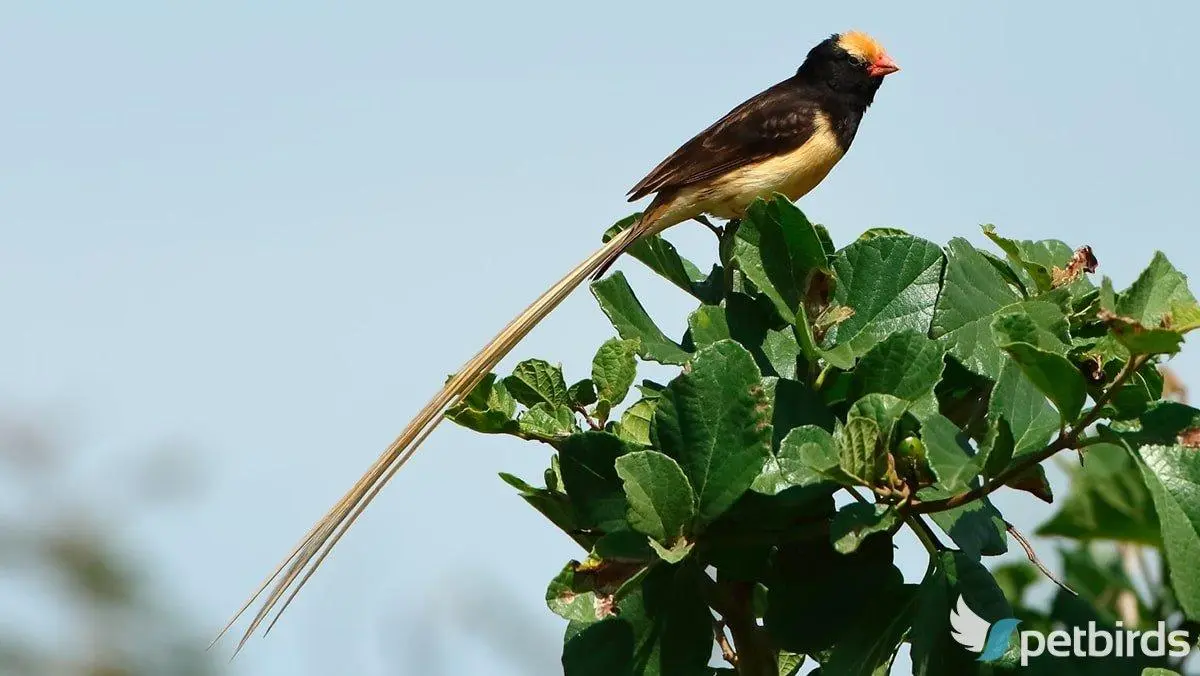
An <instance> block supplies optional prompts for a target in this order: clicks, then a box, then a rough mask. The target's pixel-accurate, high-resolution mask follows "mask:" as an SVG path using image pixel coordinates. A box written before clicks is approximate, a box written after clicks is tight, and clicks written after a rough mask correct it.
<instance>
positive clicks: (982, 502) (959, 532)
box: [917, 484, 1008, 559]
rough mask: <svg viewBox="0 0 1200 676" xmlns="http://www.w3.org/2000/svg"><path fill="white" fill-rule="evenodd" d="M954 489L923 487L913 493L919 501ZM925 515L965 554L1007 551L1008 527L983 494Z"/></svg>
mask: <svg viewBox="0 0 1200 676" xmlns="http://www.w3.org/2000/svg"><path fill="white" fill-rule="evenodd" d="M974 485H975V484H972V487H974ZM956 492H958V491H945V490H941V489H938V488H925V489H922V490H921V491H919V492H918V493H917V497H919V498H920V499H921V500H923V501H929V500H940V499H944V498H948V497H950V496H951V495H954V494H955V493H956ZM929 516H930V518H932V519H933V522H934V523H936V524H937V525H938V528H941V529H942V531H943V532H945V533H946V535H949V536H950V539H951V540H953V541H954V544H956V545H958V547H959V549H961V550H962V554H963V555H965V556H968V557H970V558H972V559H978V558H979V557H981V556H999V555H1001V554H1003V553H1005V552H1007V551H1008V528H1007V526H1006V525H1005V523H1004V517H1002V516H1001V515H1000V511H999V510H997V509H996V507H995V505H993V504H992V502H991V500H988V499H987V498H982V499H979V500H974V501H972V502H968V503H966V504H965V505H962V506H960V507H955V508H954V509H949V510H946V511H944V512H934V513H932V514H930V515H929Z"/></svg>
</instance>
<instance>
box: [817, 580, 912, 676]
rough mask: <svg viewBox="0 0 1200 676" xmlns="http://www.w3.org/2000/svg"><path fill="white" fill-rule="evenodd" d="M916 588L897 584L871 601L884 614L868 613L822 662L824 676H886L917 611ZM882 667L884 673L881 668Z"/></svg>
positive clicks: (910, 585)
mask: <svg viewBox="0 0 1200 676" xmlns="http://www.w3.org/2000/svg"><path fill="white" fill-rule="evenodd" d="M917 600H918V596H917V585H915V584H897V585H894V586H892V587H891V588H889V589H886V590H884V591H883V593H882V594H881V595H880V597H879V598H878V599H875V600H874V601H873V604H874V605H875V607H877V608H881V609H883V608H886V609H887V610H886V611H883V612H875V613H867V614H866V615H865V616H864V617H863V618H862V622H861V623H860V624H859V625H858V626H856V627H854V629H853V630H852V631H850V632H848V633H847V635H846V636H844V637H843V638H842V639H841V640H840V641H838V643H837V645H835V646H834V647H833V650H832V651H830V653H829V657H828V659H825V660H822V662H821V674H822V675H823V676H873V675H876V674H881V675H884V676H886V674H888V673H889V671H890V670H888V669H887V668H886V667H887V666H888V665H890V664H891V662H892V658H893V656H894V655H895V654H896V650H897V649H898V648H899V647H900V642H901V641H902V640H903V639H904V635H905V633H906V632H907V631H908V629H909V627H910V626H911V625H912V621H913V618H914V616H915V615H916V610H917ZM881 667H883V670H880V668H881Z"/></svg>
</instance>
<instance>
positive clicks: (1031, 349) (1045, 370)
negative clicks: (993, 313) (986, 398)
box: [992, 315, 1087, 424]
mask: <svg viewBox="0 0 1200 676" xmlns="http://www.w3.org/2000/svg"><path fill="white" fill-rule="evenodd" d="M992 330H993V331H994V332H995V333H996V338H997V341H996V342H997V345H998V346H999V347H1000V349H1002V350H1004V351H1005V352H1007V353H1008V354H1009V356H1010V357H1012V358H1013V361H1014V362H1016V364H1017V366H1019V367H1021V371H1022V372H1024V374H1025V376H1026V377H1027V378H1029V381H1030V382H1032V383H1033V384H1034V385H1035V386H1036V387H1037V388H1038V389H1039V390H1041V392H1042V393H1043V394H1045V395H1046V397H1047V398H1049V399H1050V401H1051V402H1053V404H1054V406H1055V408H1057V409H1058V412H1059V415H1060V416H1061V417H1062V420H1063V423H1064V424H1070V423H1073V422H1074V421H1075V419H1076V418H1077V417H1078V416H1079V412H1080V411H1081V410H1083V404H1084V401H1086V400H1087V383H1085V382H1084V380H1083V374H1082V373H1080V372H1079V369H1077V368H1075V365H1074V364H1072V363H1071V362H1070V361H1068V360H1067V358H1066V357H1063V356H1061V355H1059V354H1055V353H1053V352H1048V351H1046V350H1042V349H1039V348H1037V347H1035V346H1034V345H1031V344H1030V343H1028V342H1018V341H1022V339H1023V338H1029V337H1030V336H1031V335H1032V334H1035V333H1036V325H1035V324H1034V322H1033V319H1032V318H1030V317H1029V316H1028V315H1007V316H1005V317H1001V318H999V319H998V320H997V321H996V322H994V323H993V325H992Z"/></svg>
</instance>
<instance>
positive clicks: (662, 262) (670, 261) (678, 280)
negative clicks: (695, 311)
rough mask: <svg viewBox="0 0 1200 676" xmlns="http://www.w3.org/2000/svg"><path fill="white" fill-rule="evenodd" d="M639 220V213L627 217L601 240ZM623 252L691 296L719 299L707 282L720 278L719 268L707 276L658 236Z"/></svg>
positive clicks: (707, 300) (715, 288)
mask: <svg viewBox="0 0 1200 676" xmlns="http://www.w3.org/2000/svg"><path fill="white" fill-rule="evenodd" d="M640 217H641V214H640V213H637V214H632V215H630V216H627V217H625V218H623V219H621V220H620V221H618V222H617V223H616V224H614V225H613V226H612V227H610V228H609V229H608V231H606V232H605V233H604V241H605V242H607V241H608V240H610V239H612V238H613V237H614V236H615V235H616V234H617V233H618V232H620V231H622V230H625V229H626V228H629V227H632V226H633V225H634V224H636V223H637V221H638V219H639V218H640ZM625 253H626V254H628V255H630V256H633V257H634V258H636V259H637V260H639V261H641V262H642V263H643V264H645V265H646V267H648V268H650V269H651V270H652V271H654V272H655V273H657V274H658V275H659V276H661V277H663V278H665V279H666V280H667V281H669V282H671V283H672V284H674V285H675V286H678V287H679V288H681V289H683V290H684V291H686V292H688V293H690V294H692V295H693V296H695V297H696V298H698V299H700V300H701V301H702V302H705V303H714V302H716V301H718V300H719V299H720V294H721V287H720V285H718V284H712V283H710V282H709V280H711V279H712V278H713V277H719V274H718V273H719V269H718V270H714V271H713V273H711V274H710V275H708V276H706V275H705V274H704V273H703V272H701V271H700V269H699V268H698V267H696V265H695V264H694V263H692V262H691V261H689V260H688V259H686V258H684V257H683V256H680V255H679V252H678V251H676V250H675V247H674V246H673V245H672V244H671V243H670V242H668V241H667V240H665V239H663V238H662V237H661V236H659V235H643V236H641V237H639V238H638V239H637V241H635V242H634V243H633V244H631V245H630V246H629V248H628V249H626V250H625Z"/></svg>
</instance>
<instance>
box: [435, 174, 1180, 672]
mask: <svg viewBox="0 0 1200 676" xmlns="http://www.w3.org/2000/svg"><path fill="white" fill-rule="evenodd" d="M635 218H636V217H631V218H629V219H626V220H625V221H623V222H622V223H619V224H617V226H615V227H616V228H623V227H629V226H630V225H631V224H632V223H633V222H634V220H635ZM610 234H611V233H610ZM984 234H985V235H986V236H987V237H988V238H989V239H990V240H991V241H992V242H993V243H994V244H995V245H996V246H997V247H998V248H999V251H1000V252H1001V253H1000V254H996V253H992V252H990V251H986V250H982V249H978V248H976V247H975V246H973V245H972V244H971V243H969V242H968V241H967V240H965V239H961V238H960V239H954V240H952V241H951V242H950V243H949V245H948V246H945V247H942V246H938V245H936V244H934V243H932V242H928V241H926V240H923V239H920V238H918V237H913V236H911V235H908V234H907V233H905V232H903V231H900V230H895V229H879V230H872V231H869V232H867V233H865V234H864V235H863V236H862V237H860V238H859V239H858V240H856V241H854V242H851V243H850V244H849V245H847V246H844V247H842V248H836V247H835V245H834V244H833V242H832V240H831V238H830V236H829V233H828V232H827V231H826V229H825V228H823V227H822V226H820V225H816V224H813V223H811V222H810V221H809V220H808V219H807V218H806V217H805V216H804V214H803V213H801V212H800V211H799V210H798V209H797V208H796V207H795V206H794V205H792V204H791V203H790V202H788V201H787V200H786V199H783V198H782V197H779V198H776V199H774V200H771V201H758V202H756V203H755V204H753V205H752V206H751V208H750V209H749V211H748V214H747V217H746V218H745V219H744V220H742V221H741V222H740V223H731V224H730V225H728V226H726V228H725V229H724V230H723V231H721V233H720V246H719V252H720V264H719V265H717V266H715V267H714V268H713V269H712V271H711V272H709V273H708V274H705V273H703V272H701V271H700V269H699V268H698V267H697V266H696V265H694V264H692V263H690V262H688V261H686V260H684V259H682V258H681V257H680V256H679V255H678V253H677V252H676V251H675V249H674V248H673V247H672V246H670V245H669V244H668V243H666V242H665V241H664V240H662V239H661V238H650V239H648V240H645V241H643V242H640V243H639V244H638V245H636V246H635V247H634V248H633V249H632V250H631V254H632V255H633V256H634V257H636V258H638V259H639V260H640V261H642V262H643V263H645V264H646V265H647V266H649V267H650V268H651V269H652V270H653V271H655V272H656V273H658V274H660V275H661V276H662V277H664V278H666V279H667V280H668V281H670V282H671V283H672V284H674V285H676V286H677V287H679V288H680V289H683V290H684V291H686V292H687V293H689V294H691V295H692V296H694V297H695V299H696V300H697V301H698V303H699V306H698V308H697V309H696V310H695V312H693V313H692V314H691V316H690V317H689V318H688V329H687V332H686V333H685V334H684V335H683V336H682V337H681V338H680V339H678V340H676V339H673V338H671V337H670V336H668V335H666V333H664V332H663V331H662V330H661V329H660V328H659V327H658V325H657V323H656V322H655V321H654V320H653V319H652V318H651V317H650V316H649V314H648V313H647V312H646V310H645V308H644V307H643V306H642V304H641V303H640V302H639V301H638V299H637V297H636V295H635V293H634V291H633V289H632V288H631V287H630V285H629V284H628V282H627V281H626V279H625V277H624V276H623V275H622V274H621V273H615V274H613V275H611V276H609V277H607V278H605V279H602V280H600V281H598V282H596V283H594V284H593V286H592V291H593V294H594V295H595V297H596V299H597V300H598V301H599V304H600V306H601V308H602V309H603V311H604V312H605V314H606V315H607V316H608V317H609V319H610V320H611V321H612V324H613V326H614V328H615V330H616V332H617V334H618V336H619V338H614V339H611V340H608V341H606V342H604V343H603V345H602V346H601V347H600V349H599V351H598V352H597V353H596V357H595V359H594V361H593V365H592V369H591V373H590V374H587V376H586V377H584V378H582V379H579V380H575V381H574V382H572V379H568V378H567V377H566V375H565V374H564V373H563V371H562V369H561V368H560V367H559V366H557V365H555V364H553V363H551V362H549V361H545V360H539V359H530V360H527V361H524V362H521V363H520V364H518V365H517V367H516V368H515V369H514V371H513V373H512V374H511V375H509V376H506V377H503V378H499V377H491V378H488V379H487V380H485V381H484V382H483V383H482V384H481V385H480V386H479V387H478V388H477V389H476V390H475V391H474V392H473V393H472V394H471V395H470V396H469V397H467V398H466V399H464V400H463V401H462V402H461V403H459V404H458V405H457V406H455V407H454V408H452V409H451V411H450V412H449V413H448V416H449V417H450V418H451V419H452V420H454V421H456V422H458V423H459V424H461V425H464V426H466V427H469V428H471V429H474V430H476V431H479V432H482V433H488V434H509V435H514V436H517V437H520V438H522V439H526V440H529V441H536V442H539V443H542V444H546V445H548V446H549V447H550V448H551V449H552V450H553V452H554V453H553V456H552V460H551V463H550V466H549V467H548V468H547V469H546V471H545V473H544V476H543V477H542V481H541V483H543V484H544V485H543V486H540V487H539V486H535V485H533V484H531V483H529V482H527V481H525V480H522V479H520V478H517V477H514V476H511V475H504V476H503V479H504V480H505V481H506V482H508V483H509V484H510V485H512V486H513V487H514V488H516V489H517V490H518V491H519V493H520V495H521V496H522V497H523V498H524V499H525V500H526V501H527V502H528V503H529V504H530V505H531V506H533V507H534V508H535V509H537V510H538V511H539V512H541V513H542V514H543V515H545V516H546V518H547V519H548V520H549V521H550V522H552V523H553V524H554V525H555V526H556V527H558V528H559V529H561V530H562V531H564V532H565V533H566V534H567V535H568V536H570V537H571V538H572V539H573V540H574V541H575V542H577V543H578V544H579V545H580V546H581V547H582V548H583V549H584V550H585V551H586V552H587V555H586V557H584V559H583V560H582V561H571V562H568V563H567V564H566V565H565V566H564V567H563V568H562V570H561V572H560V573H559V574H558V575H557V576H555V578H554V579H553V580H552V581H551V582H550V585H549V588H548V589H547V592H546V600H547V604H548V605H549V607H550V609H551V610H552V611H553V612H555V613H557V614H558V615H560V616H562V617H563V618H564V619H566V620H567V621H568V628H567V631H566V636H565V643H564V649H563V655H562V663H563V667H564V669H565V671H566V673H567V674H569V675H572V676H576V675H578V676H582V675H590V674H596V675H600V674H604V675H608V674H637V675H642V674H656V675H663V676H670V675H680V676H692V675H696V674H701V675H711V674H717V673H740V674H752V675H754V676H780V675H781V674H788V673H795V672H796V671H797V670H799V669H805V670H807V669H811V668H812V665H814V664H819V665H820V667H819V670H820V673H821V674H823V675H824V676H831V675H841V674H864V675H865V674H881V673H887V671H888V670H889V669H890V665H891V664H892V661H893V660H894V657H895V654H896V652H897V650H898V649H899V647H900V646H901V645H903V644H905V643H907V644H909V645H910V646H911V656H912V660H913V665H914V671H915V673H918V674H928V675H933V674H950V675H953V676H963V675H964V674H974V673H993V672H998V671H1006V670H1010V669H1013V668H1016V665H1017V660H1018V658H1017V653H1016V646H1015V640H1016V639H1015V636H1016V634H1013V637H1014V639H1013V640H1014V643H1012V644H1010V646H1009V650H1008V652H1007V653H1006V654H1005V655H1004V656H1002V657H1001V658H1000V659H999V660H998V661H993V662H989V663H983V662H980V661H978V660H977V659H976V657H977V653H978V652H979V650H982V649H983V648H982V646H981V647H980V648H979V650H976V651H975V652H976V654H972V653H970V652H968V651H967V650H965V649H964V648H963V647H962V646H961V645H959V643H957V642H955V641H954V640H952V638H951V633H950V624H949V623H950V619H949V618H950V611H951V609H952V608H953V607H954V604H955V602H956V600H957V599H959V598H962V599H965V601H966V602H967V604H968V605H969V606H970V608H972V609H974V611H975V612H976V613H978V614H979V615H981V616H983V617H985V618H988V619H989V621H996V620H998V619H1000V618H1011V617H1014V616H1015V617H1017V618H1019V619H1021V620H1022V621H1023V622H1025V623H1026V624H1027V625H1028V626H1027V627H1026V628H1029V627H1039V626H1040V627H1050V626H1054V627H1072V626H1079V624H1078V623H1080V622H1083V623H1085V624H1086V622H1087V621H1097V622H1102V623H1107V624H1108V625H1112V624H1113V623H1115V622H1116V621H1117V620H1118V618H1122V621H1125V620H1127V621H1129V622H1131V623H1132V624H1131V625H1130V626H1136V627H1146V626H1153V625H1154V623H1155V622H1157V621H1159V620H1162V621H1164V622H1167V623H1169V625H1170V626H1172V627H1182V628H1184V629H1186V630H1194V628H1195V627H1194V625H1193V621H1194V620H1196V619H1200V571H1198V570H1197V567H1198V564H1200V452H1198V451H1197V450H1196V446H1198V445H1200V443H1198V437H1200V417H1198V416H1200V411H1198V410H1196V409H1192V408H1190V407H1188V406H1186V405H1185V404H1182V403H1179V402H1173V401H1165V400H1163V388H1164V380H1163V378H1162V377H1161V375H1160V372H1159V371H1158V369H1157V364H1158V362H1159V361H1160V360H1161V359H1163V358H1164V357H1166V356H1169V355H1171V354H1174V353H1175V352H1177V351H1178V350H1179V348H1180V344H1181V343H1182V341H1183V337H1184V335H1185V334H1186V333H1187V332H1189V331H1191V330H1192V329H1194V328H1196V327H1197V326H1200V305H1197V302H1196V300H1195V298H1194V297H1193V296H1192V294H1191V292H1190V291H1189V290H1188V288H1187V284H1186V280H1185V278H1184V276H1183V275H1182V274H1181V273H1180V272H1179V271H1177V270H1176V269H1175V268H1174V267H1173V266H1172V265H1171V264H1170V263H1169V262H1168V261H1167V259H1166V257H1165V256H1163V255H1162V254H1158V255H1156V256H1155V257H1154V259H1153V261H1151V263H1150V265H1149V267H1148V268H1147V269H1146V270H1145V272H1143V273H1142V275H1141V276H1140V277H1139V278H1138V279H1137V280H1136V281H1135V282H1134V283H1133V284H1132V285H1131V286H1130V287H1129V288H1127V289H1125V290H1123V291H1121V292H1117V291H1115V290H1114V288H1113V286H1112V283H1111V282H1110V281H1109V280H1108V279H1107V278H1104V279H1102V280H1101V281H1100V284H1099V285H1097V284H1095V283H1094V282H1093V281H1092V280H1091V278H1090V277H1089V274H1090V273H1092V272H1094V271H1095V268H1096V265H1097V261H1096V260H1095V258H1094V257H1093V255H1092V252H1091V250H1090V249H1089V248H1087V247H1080V248H1078V249H1072V248H1071V247H1069V246H1068V245H1066V244H1064V243H1063V242H1059V241H1057V240H1043V241H1015V240H1010V239H1007V238H1004V237H1002V236H1000V235H999V234H997V233H996V232H995V230H994V229H993V228H991V227H990V226H989V227H986V228H985V229H984ZM639 358H640V359H641V360H643V361H650V362H657V363H659V364H664V365H668V366H679V367H681V369H680V371H679V373H678V375H676V376H675V377H674V378H673V379H672V380H671V381H670V382H669V383H667V384H665V385H664V384H660V383H655V382H652V381H648V380H643V381H642V382H641V383H640V384H637V385H636V386H635V383H636V382H637V378H636V373H637V366H638V363H637V362H638V359H639ZM631 394H633V395H634V397H633V402H632V403H630V404H626V403H625V402H626V400H627V399H628V398H629V397H630V395H631ZM1062 451H1068V452H1070V453H1072V454H1074V453H1076V452H1077V453H1078V454H1079V456H1080V457H1081V458H1082V459H1083V469H1081V470H1080V471H1079V472H1078V473H1077V476H1076V477H1075V481H1074V483H1073V487H1072V490H1071V492H1070V494H1069V495H1068V496H1067V497H1066V498H1065V499H1064V500H1063V501H1062V502H1061V505H1060V508H1059V511H1058V512H1057V513H1056V514H1055V515H1054V516H1053V517H1052V518H1051V519H1050V520H1049V521H1048V522H1047V523H1046V525H1045V526H1044V528H1043V531H1042V532H1044V533H1046V534H1053V535H1057V536H1061V537H1063V538H1067V539H1068V541H1072V542H1075V543H1076V544H1074V545H1071V546H1068V547H1066V548H1065V549H1064V550H1063V551H1062V554H1061V555H1062V557H1063V562H1064V566H1063V567H1064V571H1065V580H1063V581H1062V582H1063V583H1064V584H1065V585H1067V586H1070V587H1072V588H1074V589H1075V590H1076V591H1077V592H1078V594H1077V595H1076V594H1074V593H1071V592H1067V591H1062V592H1060V593H1059V594H1058V595H1057V596H1056V597H1055V598H1054V601H1053V603H1052V604H1051V607H1050V608H1049V609H1042V610H1039V609H1037V608H1035V607H1033V605H1031V604H1027V600H1026V595H1025V592H1026V591H1027V589H1028V588H1029V587H1030V586H1031V585H1032V584H1033V583H1034V581H1035V580H1036V579H1037V575H1035V574H1032V569H1030V568H1028V567H1026V566H1024V565H1021V566H1017V565H1005V566H1002V567H1000V568H998V569H996V571H995V573H994V574H993V573H992V572H989V570H988V569H987V567H985V565H984V563H983V561H984V560H985V558H986V557H991V556H996V555H1000V554H1003V553H1005V552H1006V551H1008V545H1009V541H1010V537H1013V538H1015V539H1017V540H1018V542H1020V543H1021V544H1022V546H1025V545H1026V541H1025V539H1024V537H1023V536H1020V535H1019V534H1018V533H1017V532H1016V531H1015V529H1013V528H1012V527H1011V525H1010V524H1008V522H1006V520H1005V519H1004V518H1003V516H1002V514H1001V513H1000V511H999V510H998V509H997V508H996V506H995V505H993V504H992V503H991V501H990V500H989V499H988V496H989V495H990V494H991V493H992V492H994V491H996V490H1000V489H1004V488H1011V489H1015V490H1022V491H1027V492H1029V493H1031V494H1033V495H1035V496H1037V497H1039V498H1041V499H1043V500H1045V501H1047V502H1050V501H1053V499H1054V497H1053V495H1052V494H1051V491H1050V486H1049V484H1048V483H1047V481H1046V477H1045V473H1044V470H1043V468H1042V466H1041V463H1042V462H1044V461H1046V460H1048V459H1050V458H1051V457H1053V456H1055V455H1056V454H1057V453H1059V452H1062ZM839 492H840V493H841V494H842V496H843V497H845V496H847V495H848V496H850V497H851V498H852V499H851V500H845V499H843V500H842V501H838V502H835V500H834V497H835V495H836V494H839ZM839 505H840V506H839ZM927 519H931V520H932V522H933V523H932V524H930V522H929V521H927ZM933 525H936V527H937V528H938V529H940V530H941V531H942V533H944V537H948V539H949V541H950V543H949V544H947V543H944V542H943V541H942V539H941V537H939V535H938V534H937V532H936V531H935V529H934V527H933ZM901 529H911V530H912V531H913V532H914V533H915V534H916V536H917V539H918V540H919V541H920V542H921V543H922V544H923V545H924V546H925V548H926V549H927V550H928V560H929V565H928V571H927V573H926V575H925V577H924V579H923V580H922V581H921V582H920V584H906V583H905V582H904V580H903V578H902V576H901V575H900V571H899V570H898V569H897V568H896V567H895V565H893V557H894V551H895V544H894V538H895V536H896V534H897V533H898V532H899V531H900V530H901ZM1113 542H1115V543H1117V544H1115V545H1113V544H1111V543H1113ZM1106 543H1109V544H1106ZM1114 547H1115V549H1114ZM1143 551H1149V552H1150V554H1149V555H1147V556H1144V557H1143V556H1141V555H1140V554H1139V552H1143ZM1034 557H1035V555H1034V554H1033V553H1032V550H1030V558H1031V559H1033V558H1034ZM1143 558H1144V559H1146V560H1147V561H1154V562H1155V564H1154V565H1155V566H1156V569H1155V570H1156V571H1157V572H1156V575H1155V576H1149V575H1148V573H1147V574H1146V575H1143V576H1142V577H1141V578H1140V579H1141V581H1142V583H1143V585H1144V586H1145V583H1147V582H1149V586H1151V587H1152V589H1141V590H1136V589H1135V588H1134V587H1135V581H1134V578H1135V575H1133V574H1132V573H1131V566H1132V562H1134V561H1140V560H1142V559H1143ZM1137 570H1138V571H1142V569H1141V568H1138V569H1137ZM1194 638H1195V635H1194V631H1193V634H1192V640H1193V641H1194ZM730 639H732V644H731V643H730ZM722 658H724V661H725V662H726V663H727V664H725V665H724V666H718V665H721V664H722V662H721V659H722ZM806 665H807V666H806ZM1145 667H1163V668H1167V667H1171V668H1180V665H1179V664H1178V660H1170V659H1167V658H1154V657H1146V656H1139V657H1135V658H1133V659H1116V658H1112V659H1107V658H1104V659H1102V658H1091V659H1089V660H1087V662H1086V663H1080V664H1078V665H1076V664H1074V663H1073V662H1071V661H1069V660H1043V661H1036V662H1035V663H1032V664H1031V665H1030V666H1029V670H1032V671H1035V672H1036V671H1039V670H1043V671H1044V670H1049V669H1059V670H1061V671H1063V672H1064V673H1073V672H1072V671H1071V670H1072V669H1076V670H1077V671H1076V672H1074V673H1081V674H1082V673H1089V674H1091V673H1097V674H1109V673H1141V670H1142V669H1143V668H1145Z"/></svg>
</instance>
